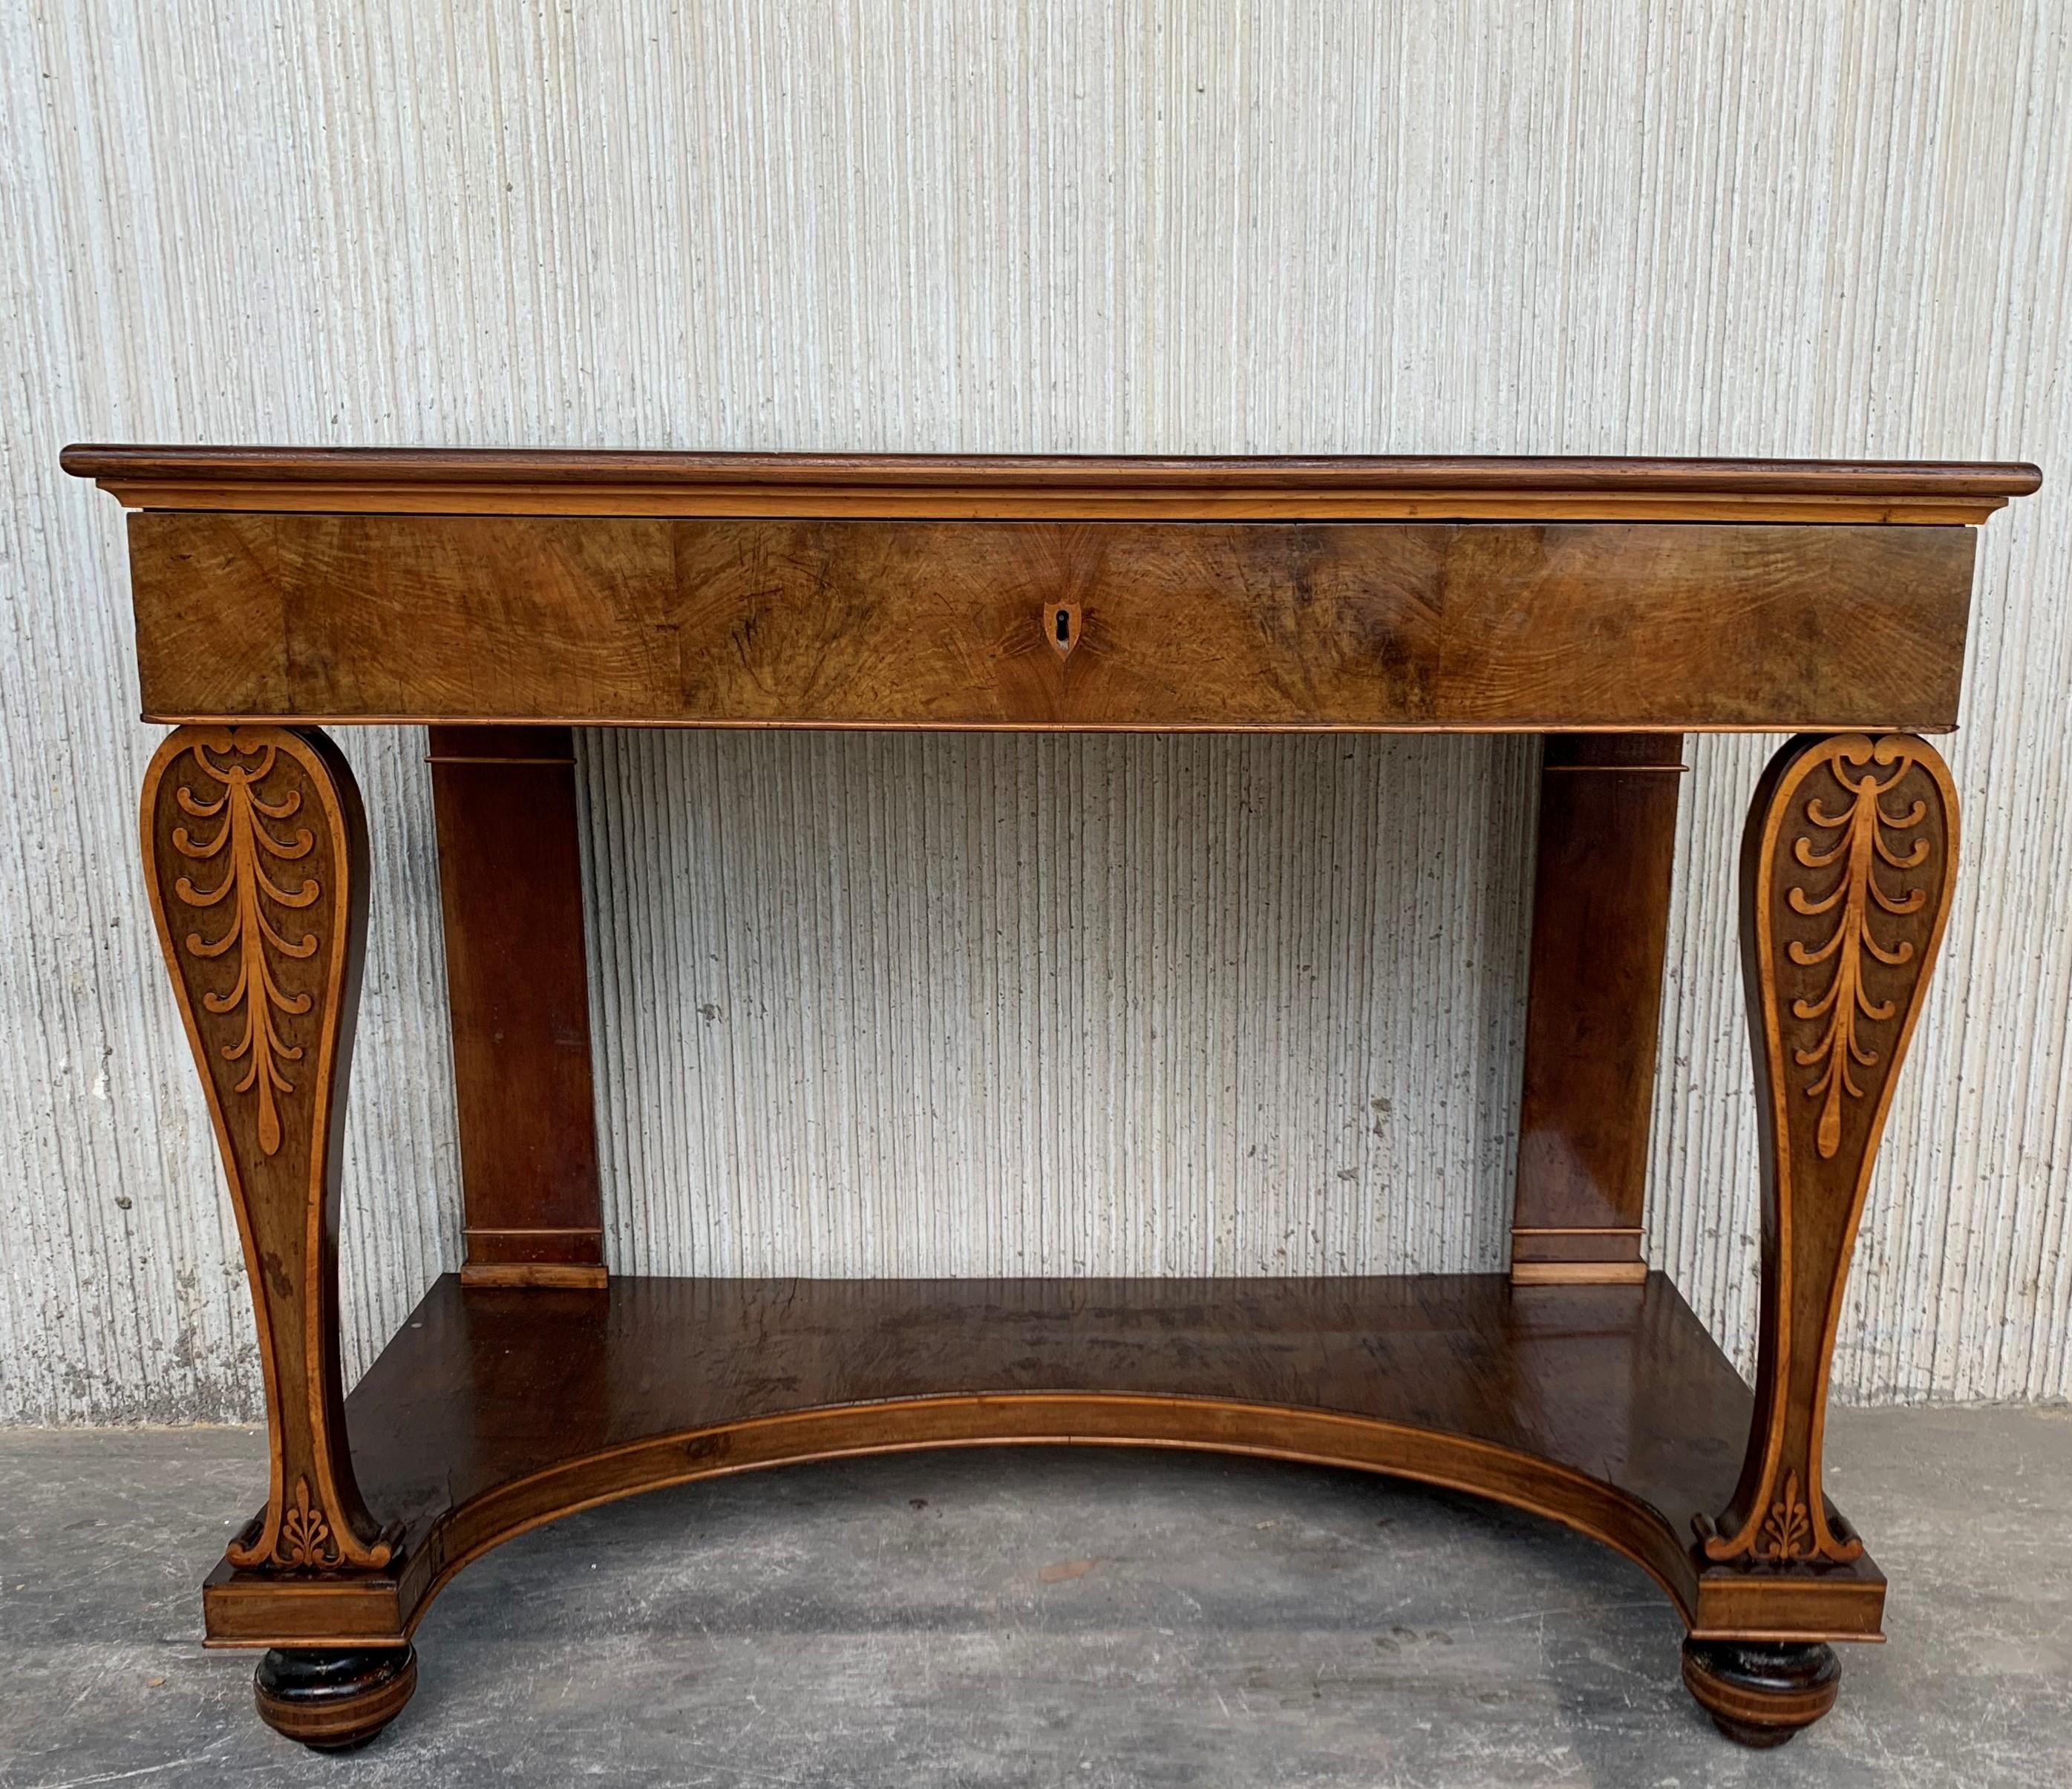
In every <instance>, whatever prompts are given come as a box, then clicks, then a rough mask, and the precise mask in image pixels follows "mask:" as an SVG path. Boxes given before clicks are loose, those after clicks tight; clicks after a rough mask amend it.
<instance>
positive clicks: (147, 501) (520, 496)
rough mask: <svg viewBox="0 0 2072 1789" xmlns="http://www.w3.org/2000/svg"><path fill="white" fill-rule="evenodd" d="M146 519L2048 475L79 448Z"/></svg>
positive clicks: (1422, 494) (1827, 511) (1930, 483)
mask: <svg viewBox="0 0 2072 1789" xmlns="http://www.w3.org/2000/svg"><path fill="white" fill-rule="evenodd" d="M63 464H64V468H65V470H66V471H68V472H71V473H72V474H74V475H76V476H77V477H80V478H89V479H95V480H96V481H97V482H98V483H100V484H101V487H102V488H104V489H105V490H106V491H109V492H111V493H112V494H113V495H114V496H116V497H117V498H118V499H119V500H121V502H122V503H123V504H126V505H128V506H129V508H137V509H202V510H216V511H237V510H245V511H251V510H273V511H298V512H361V513H366V512H376V513H396V512H412V513H417V514H438V515H558V516H576V515H586V516H606V515H609V516H929V517H940V518H956V517H1029V518H1044V519H1055V520H1070V519H1079V518H1096V517H1106V516H1113V517H1133V516H1135V517H1145V518H1150V517H1157V518H1161V519H1165V520H1189V519H1192V518H1202V519H1215V520H1244V519H1248V518H1249V519H1291V518H1298V517H1299V518H1306V519H1314V520H1363V519H1371V520H1400V519H1424V520H1478V519H1490V520H1505V519H1522V520H1655V521H1677V520H1684V521H1749V522H1758V521H1799V522H1821V521H1826V522H1894V523H1944V524H1964V523H1975V522H1979V521H1983V520H1985V518H1986V517H1987V516H1990V515H1991V514H1992V512H1994V511H1995V510H1996V509H1998V508H2000V507H2001V505H2002V504H2004V503H2005V502H2006V501H2007V500H2008V498H2010V497H2016V496H2025V495H2026V494H2027V493H2029V492H2030V491H2034V490H2035V489H2036V488H2037V485H2038V484H2039V483H2041V473H2040V472H2039V471H2037V468H2036V467H2033V466H2029V465H2022V464H2000V463H1979V464H1971V463H1962V462H1943V461H1906V460H1789V459H1587V458H1566V459H1535V458H1525V457H1520V458H1466V457H1462V458H1445V457H1420V456H1392V455H1344V456H1334V457H1311V456H1304V457H1297V458H1276V459H1268V458H1252V459H1174V458H1161V457H1154V456H1149V455H1064V454H1026V455H1019V454H710V453H646V452H623V453H622V452H614V453H601V452H589V451H569V450H537V449H530V448H526V449H510V450H452V449H446V448H436V447H417V448H387V447H380V448H376V447H179V446H72V447H68V448H67V449H65V450H64V455H63Z"/></svg>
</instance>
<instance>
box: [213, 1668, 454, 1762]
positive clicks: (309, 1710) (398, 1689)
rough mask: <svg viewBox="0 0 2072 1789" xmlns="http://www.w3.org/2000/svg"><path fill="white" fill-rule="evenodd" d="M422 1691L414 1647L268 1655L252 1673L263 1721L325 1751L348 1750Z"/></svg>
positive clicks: (363, 1741) (253, 1687) (387, 1720)
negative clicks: (418, 1688)
mask: <svg viewBox="0 0 2072 1789" xmlns="http://www.w3.org/2000/svg"><path fill="white" fill-rule="evenodd" d="M416 1688H417V1648H416V1647H409V1646H392V1647H373V1648H370V1649H368V1650H367V1651H356V1652H302V1651H294V1652H281V1651H273V1652H269V1653H268V1654H267V1655H265V1657H264V1658H263V1659H261V1660H260V1661H259V1668H258V1670H257V1672H254V1673H253V1678H252V1696H253V1701H256V1702H257V1704H258V1705H259V1718H260V1719H261V1721H265V1723H266V1725H268V1726H269V1727H271V1728H272V1729H273V1731H274V1732H276V1733H281V1734H283V1735H285V1736H286V1738H290V1739H296V1740H300V1741H301V1742H302V1744H303V1745H305V1746H313V1747H315V1749H316V1750H319V1751H321V1752H346V1751H350V1750H352V1748H353V1747H354V1746H364V1745H365V1744H366V1743H367V1742H368V1740H370V1739H372V1738H373V1737H374V1736H375V1735H376V1733H379V1732H380V1731H381V1729H383V1728H384V1727H385V1726H387V1725H389V1722H390V1721H393V1720H394V1719H395V1718H396V1717H397V1715H399V1714H401V1713H402V1712H403V1705H404V1704H405V1702H407V1701H409V1700H410V1696H411V1695H412V1693H413V1692H414V1691H415V1690H416Z"/></svg>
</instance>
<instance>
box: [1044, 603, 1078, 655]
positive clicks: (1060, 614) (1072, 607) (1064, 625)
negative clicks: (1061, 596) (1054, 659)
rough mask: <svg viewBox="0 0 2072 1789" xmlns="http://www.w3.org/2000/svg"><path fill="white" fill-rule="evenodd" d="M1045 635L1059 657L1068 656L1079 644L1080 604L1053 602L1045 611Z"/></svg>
mask: <svg viewBox="0 0 2072 1789" xmlns="http://www.w3.org/2000/svg"><path fill="white" fill-rule="evenodd" d="M1044 623H1045V625H1044V629H1043V632H1044V635H1045V637H1046V639H1047V640H1049V641H1050V648H1051V650H1052V651H1053V652H1055V653H1056V654H1057V655H1058V656H1059V658H1061V659H1062V658H1064V657H1066V656H1068V655H1069V654H1070V653H1071V650H1072V648H1074V647H1075V646H1076V645H1078V644H1079V604H1078V603H1052V604H1051V605H1050V607H1049V608H1048V609H1047V610H1046V611H1044Z"/></svg>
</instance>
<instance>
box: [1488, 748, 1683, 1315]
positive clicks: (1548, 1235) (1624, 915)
mask: <svg viewBox="0 0 2072 1789" xmlns="http://www.w3.org/2000/svg"><path fill="white" fill-rule="evenodd" d="M1682 780H1683V740H1682V739H1681V738H1679V737H1677V736H1676V735H1675V734H1653V733H1630V734H1567V735H1562V734H1556V735H1554V736H1552V737H1550V738H1548V741H1547V742H1546V746H1545V748H1544V752H1543V754H1542V767H1541V773H1540V829H1539V846H1538V862H1537V863H1536V865H1535V870H1534V878H1533V895H1532V956H1531V988H1530V991H1529V993H1528V995H1527V1002H1526V1021H1525V1068H1524V1074H1523V1084H1522V1088H1521V1091H1520V1094H1519V1138H1518V1177H1517V1182H1516V1186H1515V1191H1514V1194H1513V1196H1512V1202H1511V1211H1512V1219H1511V1280H1512V1282H1513V1283H1514V1284H1515V1285H1531V1284H1548V1283H1568V1282H1573V1281H1578V1280H1588V1279H1590V1278H1593V1277H1595V1278H1600V1279H1606V1280H1618V1279H1620V1278H1626V1279H1631V1278H1634V1277H1638V1275H1639V1273H1641V1272H1642V1271H1643V1269H1642V1267H1641V1256H1640V1236H1641V1215H1642V1195H1643V1194H1644V1193H1645V1191H1646V1178H1647V1133H1648V1124H1649V1121H1650V1120H1651V1117H1653V1113H1654V1105H1655V1033H1656V1030H1657V1028H1658V1026H1659V1022H1660V1020H1661V1014H1662V965H1663V952H1664V949H1665V947H1666V946H1667V942H1668V928H1669V890H1670V871H1671V866H1672V864H1673V863H1674V862H1675V853H1676V804H1677V798H1678V793H1679V784H1680V783H1681V782H1682Z"/></svg>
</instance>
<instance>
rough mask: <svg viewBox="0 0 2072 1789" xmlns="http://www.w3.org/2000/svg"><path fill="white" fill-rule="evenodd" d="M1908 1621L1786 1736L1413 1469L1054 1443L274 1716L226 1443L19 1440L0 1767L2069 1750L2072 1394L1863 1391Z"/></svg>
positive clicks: (769, 1477) (1413, 1779)
mask: <svg viewBox="0 0 2072 1789" xmlns="http://www.w3.org/2000/svg"><path fill="white" fill-rule="evenodd" d="M1831 1450H1832V1453H1833V1455H1834V1461H1833V1465H1832V1470H1831V1479H1830V1483H1831V1487H1832V1488H1833V1490H1834V1491H1835V1493H1836V1498H1837V1500H1838V1501H1839V1502H1840V1503H1842V1505H1843V1506H1844V1507H1845V1508H1846V1509H1847V1510H1848V1511H1849V1513H1850V1515H1851V1516H1852V1517H1853V1518H1854V1519H1855V1520H1856V1521H1857V1523H1858V1524H1859V1525H1860V1527H1861V1528H1862V1529H1863V1531H1864V1532H1865V1533H1866V1534H1867V1535H1868V1536H1870V1538H1871V1541H1872V1544H1873V1551H1874V1552H1875V1553H1877V1557H1878V1558H1879V1560H1880V1561H1881V1563H1882V1564H1883V1565H1884V1566H1885V1569H1886V1570H1887V1571H1888V1573H1890V1575H1891V1577H1892V1579H1893V1594H1892V1599H1891V1603H1890V1606H1889V1610H1888V1616H1887V1623H1886V1625H1887V1627H1888V1630H1889V1632H1890V1634H1891V1635H1892V1639H1891V1643H1890V1644H1889V1645H1887V1646H1885V1647H1856V1648H1852V1649H1850V1650H1849V1651H1848V1652H1846V1653H1845V1654H1844V1672H1845V1676H1844V1684H1843V1690H1842V1701H1841V1705H1840V1707H1839V1708H1838V1709H1836V1712H1835V1713H1833V1714H1832V1715H1831V1716H1830V1717H1828V1719H1827V1721H1825V1722H1823V1724H1822V1725H1820V1726H1819V1727H1816V1728H1815V1729H1813V1730H1812V1732H1811V1733H1808V1734H1807V1735H1804V1736H1803V1737H1802V1738H1799V1740H1797V1741H1796V1742H1794V1743H1793V1744H1792V1745H1791V1746H1790V1747H1788V1748H1787V1749H1786V1750H1784V1751H1782V1752H1778V1753H1770V1754H1748V1753H1744V1752H1741V1751H1739V1750H1737V1749H1735V1748H1733V1747H1732V1746H1729V1745H1728V1744H1727V1742H1725V1741H1724V1740H1722V1739H1720V1738H1717V1737H1716V1735H1715V1734H1714V1733H1712V1729H1710V1727H1709V1726H1708V1725H1706V1724H1705V1722H1704V1720H1703V1718H1702V1717H1700V1715H1699V1714H1698V1713H1697V1712H1696V1709H1695V1708H1694V1707H1693V1706H1692V1704H1691V1703H1690V1702H1689V1701H1688V1698H1687V1697H1686V1696H1685V1694H1684V1692H1683V1688H1681V1686H1680V1685H1679V1683H1678V1680H1677V1643H1678V1639H1679V1630H1678V1626H1677V1622H1676V1620H1675V1617H1674V1616H1673V1615H1672V1614H1671V1612H1670V1610H1669V1608H1668V1606H1667V1603H1666V1602H1664V1601H1663V1598H1662V1597H1661V1596H1660V1594H1659V1593H1658V1592H1657V1591H1656V1590H1655V1587H1654V1585H1652V1584H1651V1583H1650V1582H1649V1581H1647V1579H1646V1577H1643V1576H1642V1573H1640V1571H1639V1570H1638V1568H1636V1567H1634V1566H1632V1565H1628V1564H1627V1563H1626V1561H1623V1560H1622V1559H1620V1558H1618V1557H1617V1556H1615V1555H1614V1554H1612V1553H1608V1552H1606V1551H1605V1550H1603V1549H1602V1548H1599V1547H1597V1546H1596V1545H1594V1544H1592V1543H1589V1542H1587V1541H1585V1540H1581V1539H1579V1538H1577V1537H1576V1536H1572V1535H1570V1534H1568V1533H1567V1532H1564V1530H1562V1529H1560V1528H1556V1527H1555V1526H1553V1525H1552V1524H1548V1523H1544V1522H1541V1521H1539V1520H1535V1519H1533V1518H1531V1517H1527V1516H1519V1515H1514V1514H1512V1513H1511V1512H1509V1511H1504V1510H1502V1509H1499V1508H1497V1507H1494V1506H1492V1505H1484V1504H1481V1503H1475V1502H1473V1501H1470V1500H1469V1499H1464V1498H1459V1497H1454V1496H1452V1495H1446V1494H1443V1493H1438V1492H1433V1491H1423V1490H1420V1489H1418V1488H1416V1487H1412V1486H1405V1485H1400V1484H1395V1483H1390V1482H1388V1481H1386V1480H1381V1479H1370V1478H1362V1477H1359V1476H1357V1475H1355V1474H1350V1473H1334V1472H1327V1471H1322V1470H1306V1469H1301V1468H1295V1467H1287V1466H1274V1465H1271V1464H1268V1463H1264V1462H1248V1461H1238V1460H1219V1459H1215V1458H1209V1457H1206V1456H1200V1455H1171V1454H1169V1455H1154V1454H1134V1453H1098V1452H1092V1451H1087V1452H1080V1451H1068V1450H1033V1449H1032V1450H1022V1451H1011V1450H1002V1451H997V1452H991V1453H985V1454H933V1455H910V1456H906V1457H902V1458H891V1459H884V1460H876V1461H868V1462H857V1463H853V1464H847V1465H833V1466H792V1467H787V1468H786V1469H783V1470H780V1471H777V1472H773V1473H766V1474H756V1475H751V1476H749V1477H746V1478H736V1479H732V1480H723V1481H720V1482H718V1483H713V1484H708V1485H705V1486H693V1487H685V1488H683V1489H680V1490H677V1491H666V1492H660V1493H657V1494H655V1495H651V1496H649V1497H647V1498H643V1499H635V1500H634V1501H633V1502H631V1503H623V1504H621V1505H619V1506H618V1507H616V1508H613V1509H607V1510H601V1511H591V1512H590V1513H588V1514H586V1515H583V1516H575V1517H573V1518H571V1519H569V1520H567V1521H565V1522H563V1523H561V1524H558V1525H557V1526H556V1527H553V1528H549V1529H545V1530H543V1531H541V1532H537V1533H534V1534H532V1535H529V1536H525V1537H524V1538H523V1539H521V1540H517V1541H515V1542H513V1543H512V1544H510V1545H509V1546H508V1547H506V1548H503V1549H502V1550H501V1551H500V1552H499V1553H494V1554H492V1555H491V1556H490V1557H488V1558H487V1559H486V1560H484V1561H481V1562H479V1563H478V1564H477V1565H475V1566H473V1567H471V1569H469V1570H468V1571H467V1572H466V1573H463V1575H462V1576H461V1577H460V1578H459V1579H458V1581H456V1582H455V1584H454V1585H453V1587H452V1588H451V1589H450V1590H448V1591H447V1592H446V1594H445V1595H444V1596H443V1597H442V1598H441V1599H440V1601H439V1602H438V1605H437V1606H435V1607H434V1610H432V1612H431V1614H430V1615H429V1616H428V1617H427V1618H426V1621H425V1623H424V1625H423V1627H422V1629H421V1631H420V1632H419V1635H418V1648H419V1652H420V1655H421V1661H422V1662H421V1673H422V1675H421V1682H420V1686H419V1689H418V1693H417V1700H416V1701H415V1702H414V1703H413V1704H412V1705H411V1706H410V1708H409V1709H407V1710H406V1711H405V1713H404V1714H403V1716H402V1717H401V1719H400V1720H399V1721H397V1724H396V1725H394V1726H393V1727H392V1728H391V1729H389V1733H387V1734H386V1735H384V1737H383V1738H381V1739H380V1741H378V1742H376V1744H375V1745H374V1746H372V1747H370V1748H369V1749H368V1750H365V1751H363V1752H360V1753H359V1754H355V1755H353V1756H352V1757H349V1758H343V1759H326V1758H316V1757H313V1756H312V1755H310V1754H307V1753H305V1752H303V1751H302V1750H300V1749H299V1748H297V1747H294V1746H290V1745H289V1744H287V1743H286V1742H284V1741H282V1740H280V1739H277V1738H274V1737H273V1735H272V1734H271V1733H268V1732H267V1731H266V1730H265V1729H263V1728H262V1727H261V1726H260V1725H259V1724H258V1721H257V1719H256V1717H254V1716H253V1713H252V1705H251V1687H250V1686H251V1673H252V1663H253V1661H252V1659H251V1657H250V1656H249V1655H239V1654H235V1653H221V1652H217V1653H205V1652H203V1651H202V1650H201V1649H200V1648H199V1647H198V1646H197V1645H196V1644H195V1634H196V1631H197V1622H198V1616H199V1608H198V1599H197V1597H196V1594H195V1590H196V1586H197V1585H198V1584H199V1581H200V1580H201V1578H202V1577H203V1573H205V1572H206V1571H207V1570H208V1568H209V1566H210V1565H212V1563H213V1562H214V1561H215V1560H216V1557H217V1555H218V1554H219V1553H220V1551H221V1548H222V1546H223V1543H224V1536H225V1535H226V1533H227V1532H228V1530H229V1529H230V1528H231V1527H232V1525H233V1524H234V1522H235V1520H236V1519H238V1518H240V1517H242V1516H244V1515H245V1514H246V1513H248V1512H249V1510H250V1508H251V1507H252V1506H253V1503H254V1502H255V1500H256V1499H257V1495H258V1492H257V1487H259V1486H260V1484H261V1474H262V1471H263V1467H262V1465H261V1461H262V1454H261V1445H260V1441H259V1437H257V1436H256V1435H254V1434H252V1433H249V1432H245V1431H241V1430H224V1429H213V1430H187V1431H175V1432H163V1431H158V1432H143V1433H138V1432H125V1433H105V1432H104V1433H51V1432H45V1431H19V1430H17V1431H13V1432H0V1643H4V1647H5V1652H4V1667H0V1668H4V1672H5V1680H4V1688H0V1784H5V1785H6V1789H64V1786H72V1789H84V1786H85V1785H87V1784H103V1783H148V1784H150V1785H154V1786H155V1785H159V1784H166V1785H171V1784H179V1783H229V1784H235V1785H239V1786H244V1785H270V1784H283V1785H286V1784H295V1785H298V1786H300V1785H307V1784H312V1783H339V1784H346V1783H351V1784H353V1785H355V1786H358V1785H367V1786H369V1789H372V1786H377V1785H403V1784H410V1785H431V1784H442V1785H443V1784H467V1783H487V1782H491V1781H494V1782H497V1783H508V1784H566V1783H577V1782H580V1781H582V1780H584V1779H601V1780H603V1781H605V1782H609V1783H656V1784H662V1783H668V1784H707V1783H709V1784H737V1783H738V1784H744V1785H764V1784H783V1785H822V1784H824V1785H830V1786H832V1785H842V1786H845V1789H848V1786H853V1785H875V1784H888V1785H890V1784H898V1785H902V1786H906V1785H932V1784H957V1785H964V1784H982V1785H996V1784H999V1785H1005V1784H1024V1783H1027V1784H1054V1783H1063V1784H1082V1785H1087V1786H1089V1789H1095V1786H1100V1785H1134V1784H1154V1785H1162V1784H1176V1785H1177V1784H1186V1785H1219V1784H1259V1785H1272V1786H1273V1789H1294V1786H1297V1785H1311V1784H1317V1785H1327V1784H1328V1785H1355V1784H1356V1785H1359V1786H1361V1789H1379V1786H1383V1785H1391V1784H1418V1785H1437V1784H1445V1785H1454V1784H1460V1785H1466V1784H1504V1785H1511V1784H1520V1783H1607V1784H1618V1785H1628V1784H1648V1785H1656V1786H1659V1789H1669V1786H1671V1785H1675V1786H1678V1789H1687V1786H1692V1785H1697V1784H1701V1783H1702V1784H1710V1783H1720V1784H1736V1783H1762V1784H1766V1785H1768V1784H1776V1785H1789V1784H1805V1783H1819V1784H1859V1783H1861V1784H1873V1783H1875V1784H1878V1785H1881V1786H1890V1785H1893V1784H1910V1783H1934V1784H1937V1785H1942V1786H1956V1785H1967V1784H1982V1785H1984V1784H1991V1785H1995V1786H2000V1785H2025V1784H2037V1785H2045V1784H2047V1785H2049V1786H2051V1789H2062V1786H2063V1785H2064V1784H2065V1783H2067V1781H2068V1780H2072V1414H2068V1413H2066V1412H2063V1411H2035V1410H2027V1411H2019V1410H1984V1411H1950V1410H1938V1411H1883V1412H1877V1413H1849V1412H1840V1413H1837V1414H1836V1417H1835V1418H1834V1421H1833V1424H1832V1431H1831Z"/></svg>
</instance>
